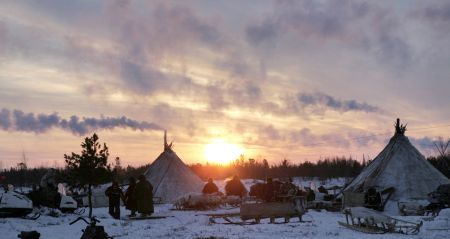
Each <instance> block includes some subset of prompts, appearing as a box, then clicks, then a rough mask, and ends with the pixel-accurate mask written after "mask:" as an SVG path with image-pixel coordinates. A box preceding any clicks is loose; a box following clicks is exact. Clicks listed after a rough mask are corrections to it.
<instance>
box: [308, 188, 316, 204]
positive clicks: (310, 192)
mask: <svg viewBox="0 0 450 239" xmlns="http://www.w3.org/2000/svg"><path fill="white" fill-rule="evenodd" d="M314 200H316V194H315V193H314V191H313V190H312V189H311V188H307V189H306V201H308V202H311V201H314Z"/></svg>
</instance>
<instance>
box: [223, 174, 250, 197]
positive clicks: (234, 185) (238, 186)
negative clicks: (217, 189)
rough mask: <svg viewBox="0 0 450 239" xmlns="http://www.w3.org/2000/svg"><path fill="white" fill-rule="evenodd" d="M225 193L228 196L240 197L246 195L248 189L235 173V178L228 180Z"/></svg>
mask: <svg viewBox="0 0 450 239" xmlns="http://www.w3.org/2000/svg"><path fill="white" fill-rule="evenodd" d="M225 193H226V194H227V196H231V195H235V196H239V197H243V196H245V194H246V193H247V189H245V187H244V185H243V184H242V182H241V180H239V177H238V176H237V175H235V176H234V177H233V179H231V180H230V181H228V182H227V184H226V185H225Z"/></svg>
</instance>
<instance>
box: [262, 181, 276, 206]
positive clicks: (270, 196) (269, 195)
mask: <svg viewBox="0 0 450 239" xmlns="http://www.w3.org/2000/svg"><path fill="white" fill-rule="evenodd" d="M266 181H267V183H266V185H264V201H266V202H273V201H275V185H274V183H273V179H272V178H267V180H266Z"/></svg>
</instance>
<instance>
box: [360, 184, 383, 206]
mask: <svg viewBox="0 0 450 239" xmlns="http://www.w3.org/2000/svg"><path fill="white" fill-rule="evenodd" d="M364 206H365V207H367V208H371V209H374V210H380V208H381V207H380V206H381V194H380V193H379V192H377V190H376V189H375V188H373V187H372V188H369V190H367V193H366V194H365V195H364Z"/></svg>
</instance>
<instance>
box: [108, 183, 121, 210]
mask: <svg viewBox="0 0 450 239" xmlns="http://www.w3.org/2000/svg"><path fill="white" fill-rule="evenodd" d="M105 195H106V196H108V198H109V214H110V215H111V216H112V217H113V218H115V219H119V218H120V199H121V198H123V192H122V190H121V189H120V187H119V184H118V183H117V182H116V181H113V182H112V185H111V186H110V187H109V188H107V189H106V191H105Z"/></svg>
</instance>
